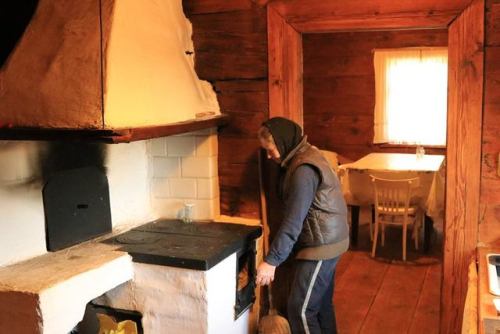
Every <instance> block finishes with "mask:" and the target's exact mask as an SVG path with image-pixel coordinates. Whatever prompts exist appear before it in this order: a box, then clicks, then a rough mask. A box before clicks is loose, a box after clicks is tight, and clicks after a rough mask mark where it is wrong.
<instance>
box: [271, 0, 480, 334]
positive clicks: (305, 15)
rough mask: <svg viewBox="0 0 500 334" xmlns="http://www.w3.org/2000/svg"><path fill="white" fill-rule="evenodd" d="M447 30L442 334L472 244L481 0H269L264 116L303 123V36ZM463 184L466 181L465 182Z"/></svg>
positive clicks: (459, 306)
mask: <svg viewBox="0 0 500 334" xmlns="http://www.w3.org/2000/svg"><path fill="white" fill-rule="evenodd" d="M398 29H399V30H406V29H446V30H447V32H448V48H449V63H448V64H449V80H448V116H447V119H448V121H447V126H448V131H447V132H448V133H447V166H446V175H447V179H446V213H445V223H444V246H443V270H442V279H441V282H442V284H441V286H442V289H441V318H440V320H441V324H440V330H441V333H456V332H459V331H460V328H461V319H462V312H463V305H464V301H465V294H466V292H467V268H468V266H469V262H470V261H471V259H472V258H473V256H474V250H475V248H476V243H477V222H478V216H479V207H478V200H477V199H478V198H479V183H480V163H481V157H480V152H481V126H482V124H481V114H482V96H483V56H484V49H483V45H484V43H483V35H484V1H483V0H474V1H472V2H471V1H469V0H463V1H456V2H453V3H451V2H450V1H446V0H438V1H420V2H418V3H395V2H393V1H389V0H379V1H375V0H372V1H351V2H349V3H340V4H339V3H338V2H332V3H330V2H324V1H319V0H313V1H307V2H305V1H302V2H301V1H275V2H272V3H270V4H269V5H268V45H269V46H268V48H269V78H268V79H269V80H268V82H269V108H270V110H269V116H270V117H274V116H282V117H287V118H290V119H292V120H294V121H296V122H298V123H299V124H303V117H304V115H303V105H304V103H303V93H302V92H303V82H302V79H303V67H302V65H303V46H302V37H303V36H302V35H303V34H304V33H322V32H335V31H361V30H363V31H370V30H371V31H374V30H398ZM466 185H467V186H466Z"/></svg>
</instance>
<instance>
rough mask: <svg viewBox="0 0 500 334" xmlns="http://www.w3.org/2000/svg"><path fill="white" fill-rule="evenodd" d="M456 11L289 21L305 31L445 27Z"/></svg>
mask: <svg viewBox="0 0 500 334" xmlns="http://www.w3.org/2000/svg"><path fill="white" fill-rule="evenodd" d="M457 14H458V13H457V12H454V11H453V12H434V13H429V12H413V13H397V14H384V15H378V14H365V15H357V16H344V17H339V16H335V17H332V16H321V17H313V18H310V17H305V16H303V17H295V18H291V19H290V20H289V21H288V24H290V25H291V26H292V27H293V28H294V29H295V30H297V31H300V32H302V33H326V32H336V31H369V30H371V31H372V30H392V29H397V30H401V29H442V28H446V27H447V26H448V25H449V24H450V23H451V22H452V21H453V20H454V19H455V17H456V16H457Z"/></svg>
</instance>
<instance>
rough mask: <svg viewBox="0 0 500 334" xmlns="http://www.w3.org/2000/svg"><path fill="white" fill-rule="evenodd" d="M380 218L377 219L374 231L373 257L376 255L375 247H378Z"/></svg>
mask: <svg viewBox="0 0 500 334" xmlns="http://www.w3.org/2000/svg"><path fill="white" fill-rule="evenodd" d="M378 225H379V223H378V220H377V219H375V231H374V232H373V242H372V257H375V249H376V248H377V239H378Z"/></svg>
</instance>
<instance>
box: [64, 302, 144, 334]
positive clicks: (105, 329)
mask: <svg viewBox="0 0 500 334" xmlns="http://www.w3.org/2000/svg"><path fill="white" fill-rule="evenodd" d="M141 321H142V314H141V313H139V312H136V311H127V310H122V309H117V308H112V307H107V306H100V305H95V304H93V303H89V304H87V308H86V309H85V316H84V317H83V320H82V321H81V322H80V323H79V324H78V325H77V326H76V327H75V329H73V331H71V333H70V334H96V333H123V334H144V330H143V328H142V322H141Z"/></svg>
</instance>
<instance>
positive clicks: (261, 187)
mask: <svg viewBox="0 0 500 334" xmlns="http://www.w3.org/2000/svg"><path fill="white" fill-rule="evenodd" d="M262 152H263V151H262V149H259V157H258V161H259V190H260V207H261V210H262V227H263V230H264V231H263V234H264V236H263V237H264V247H263V248H264V249H263V251H264V256H265V254H266V253H267V251H268V250H269V225H268V222H267V201H266V194H265V193H264V180H263V177H262V169H263V167H264V162H263V161H262ZM271 290H272V285H271V283H269V286H268V287H267V297H268V301H269V309H270V310H271V309H273V308H274V307H273V295H272V293H271Z"/></svg>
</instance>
